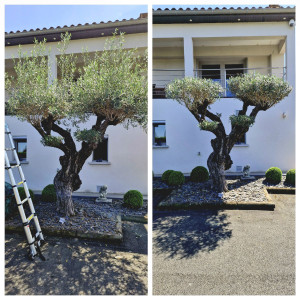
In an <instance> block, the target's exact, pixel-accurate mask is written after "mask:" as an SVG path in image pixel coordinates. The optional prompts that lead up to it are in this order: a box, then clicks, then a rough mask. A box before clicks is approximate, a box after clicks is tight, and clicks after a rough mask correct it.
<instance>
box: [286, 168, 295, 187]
mask: <svg viewBox="0 0 300 300" xmlns="http://www.w3.org/2000/svg"><path fill="white" fill-rule="evenodd" d="M285 182H286V183H289V184H292V185H295V182H296V170H295V169H291V170H288V172H287V173H286V178H285Z"/></svg>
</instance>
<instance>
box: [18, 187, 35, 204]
mask: <svg viewBox="0 0 300 300" xmlns="http://www.w3.org/2000/svg"><path fill="white" fill-rule="evenodd" d="M28 190H29V194H30V197H31V200H32V201H33V200H34V193H33V191H32V190H31V189H28ZM18 191H19V195H20V198H21V201H22V200H24V199H25V198H26V193H25V189H24V188H23V187H18Z"/></svg>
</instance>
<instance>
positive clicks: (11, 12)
mask: <svg viewBox="0 0 300 300" xmlns="http://www.w3.org/2000/svg"><path fill="white" fill-rule="evenodd" d="M147 11H148V8H147V5H5V31H6V32H10V31H17V30H20V31H22V30H24V29H26V30H29V29H36V28H40V29H42V28H44V27H46V28H49V27H57V26H64V25H68V26H70V25H72V24H73V25H77V24H85V23H93V22H97V23H99V22H101V21H104V22H107V21H109V20H110V21H115V20H122V19H130V18H134V19H136V18H138V17H139V15H140V13H142V12H147Z"/></svg>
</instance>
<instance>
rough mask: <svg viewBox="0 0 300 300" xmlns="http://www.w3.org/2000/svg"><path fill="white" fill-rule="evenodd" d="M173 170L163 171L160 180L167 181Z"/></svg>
mask: <svg viewBox="0 0 300 300" xmlns="http://www.w3.org/2000/svg"><path fill="white" fill-rule="evenodd" d="M172 172H174V171H173V170H167V171H165V172H164V173H163V174H162V176H161V180H162V181H164V182H168V178H169V176H170V174H171V173H172Z"/></svg>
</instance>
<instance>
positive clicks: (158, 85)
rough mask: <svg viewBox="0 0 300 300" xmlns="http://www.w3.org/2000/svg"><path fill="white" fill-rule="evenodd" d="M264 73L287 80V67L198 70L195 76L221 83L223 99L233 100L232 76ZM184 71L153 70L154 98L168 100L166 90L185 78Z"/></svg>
mask: <svg viewBox="0 0 300 300" xmlns="http://www.w3.org/2000/svg"><path fill="white" fill-rule="evenodd" d="M257 72H258V73H262V74H265V75H267V74H272V75H276V76H278V77H281V78H283V79H286V67H273V68H271V67H270V68H230V69H196V70H194V76H195V77H198V78H210V79H212V80H213V81H216V82H218V83H220V85H221V86H222V87H223V89H224V93H223V95H221V96H222V97H226V98H233V97H234V95H233V94H232V93H231V91H230V90H229V88H228V86H227V80H228V79H229V78H230V77H231V76H237V75H240V74H246V73H257ZM184 73H185V72H184V70H170V69H169V70H166V69H154V70H153V98H154V99H156V98H166V94H165V88H166V86H167V85H168V84H169V83H170V82H172V81H173V80H175V79H180V78H184Z"/></svg>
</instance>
